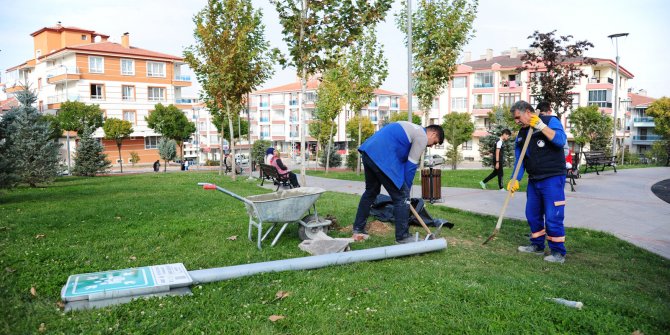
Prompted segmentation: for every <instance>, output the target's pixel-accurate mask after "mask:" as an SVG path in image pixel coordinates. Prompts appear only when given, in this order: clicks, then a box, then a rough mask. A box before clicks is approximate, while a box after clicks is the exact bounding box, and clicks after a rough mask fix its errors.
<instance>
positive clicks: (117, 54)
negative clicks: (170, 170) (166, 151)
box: [3, 22, 197, 165]
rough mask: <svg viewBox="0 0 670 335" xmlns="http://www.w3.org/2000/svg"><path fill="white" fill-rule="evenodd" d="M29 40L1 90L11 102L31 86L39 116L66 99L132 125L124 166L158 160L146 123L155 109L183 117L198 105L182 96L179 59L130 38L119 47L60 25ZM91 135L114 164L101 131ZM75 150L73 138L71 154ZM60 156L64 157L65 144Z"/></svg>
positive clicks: (113, 151)
mask: <svg viewBox="0 0 670 335" xmlns="http://www.w3.org/2000/svg"><path fill="white" fill-rule="evenodd" d="M30 36H32V38H33V45H34V50H33V57H31V59H29V60H27V61H25V62H24V63H22V64H19V65H17V66H14V67H11V68H9V69H7V70H6V75H5V76H4V77H3V79H4V82H3V85H4V91H5V92H6V93H7V94H8V96H10V97H11V96H12V95H13V94H14V93H16V92H17V91H20V90H22V89H23V88H24V87H23V86H24V85H29V87H30V88H31V89H33V90H34V91H35V92H36V93H37V108H38V109H39V110H40V111H41V112H43V113H57V111H58V110H59V108H60V106H61V104H62V103H63V102H65V101H68V100H69V101H81V102H83V103H86V104H97V105H100V108H101V109H102V110H103V111H104V115H105V117H108V118H109V117H113V118H119V119H123V120H127V121H130V122H131V123H132V124H133V130H134V131H133V133H132V134H131V138H130V139H128V140H125V141H124V142H123V146H122V153H121V155H122V157H123V158H122V159H123V161H124V163H128V162H129V160H130V152H131V151H134V152H137V153H138V154H139V155H140V163H150V162H153V161H154V160H156V159H158V157H159V156H158V150H157V144H158V139H159V136H160V134H157V133H155V132H154V131H153V130H151V129H149V128H148V127H147V123H146V121H145V120H144V118H145V116H148V115H149V111H151V110H153V109H154V105H155V104H157V103H162V104H164V105H168V104H175V105H176V106H177V107H179V108H180V109H182V110H184V111H185V112H189V111H192V110H193V109H194V106H196V105H197V100H194V99H187V98H183V97H182V89H183V88H185V87H189V86H191V81H190V77H189V76H186V75H183V74H182V71H183V69H185V68H184V66H185V63H184V61H183V58H182V57H178V56H172V55H168V54H164V53H160V52H156V51H151V50H146V49H142V48H138V47H135V46H131V44H130V34H129V33H125V34H123V36H121V37H120V42H121V43H115V42H112V41H109V35H105V34H102V33H98V32H95V31H93V30H88V29H82V28H77V27H66V26H63V25H61V24H60V22H59V23H58V24H57V25H56V26H52V27H44V28H41V29H39V30H37V31H35V32H33V33H32V34H30ZM94 136H95V137H96V138H99V139H100V140H101V142H102V144H103V145H104V147H105V152H106V153H107V154H108V155H109V158H110V159H111V161H112V162H113V163H115V165H116V164H117V163H118V162H117V159H118V156H119V155H118V151H117V148H116V144H115V143H114V142H113V141H109V140H104V139H103V137H104V132H103V130H102V129H98V130H97V131H96V132H95V134H94ZM75 147H76V145H75V140H74V139H72V140H71V143H70V148H71V152H74V150H75ZM61 151H62V155H63V157H66V155H67V150H66V146H65V145H64V146H63V148H62V149H61ZM65 160H66V159H64V161H65Z"/></svg>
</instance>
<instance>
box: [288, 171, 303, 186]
mask: <svg viewBox="0 0 670 335" xmlns="http://www.w3.org/2000/svg"><path fill="white" fill-rule="evenodd" d="M288 181H289V182H290V183H291V187H293V188H296V187H300V184H299V183H298V176H296V175H295V173H293V172H289V173H288Z"/></svg>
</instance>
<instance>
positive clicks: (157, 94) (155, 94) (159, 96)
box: [149, 87, 165, 101]
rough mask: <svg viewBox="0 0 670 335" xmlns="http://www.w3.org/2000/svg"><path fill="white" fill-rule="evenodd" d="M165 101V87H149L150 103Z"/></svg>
mask: <svg viewBox="0 0 670 335" xmlns="http://www.w3.org/2000/svg"><path fill="white" fill-rule="evenodd" d="M162 100H165V88H163V87H149V101H162Z"/></svg>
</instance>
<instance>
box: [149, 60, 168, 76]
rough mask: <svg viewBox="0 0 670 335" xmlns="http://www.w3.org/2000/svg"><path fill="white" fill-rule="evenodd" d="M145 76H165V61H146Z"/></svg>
mask: <svg viewBox="0 0 670 335" xmlns="http://www.w3.org/2000/svg"><path fill="white" fill-rule="evenodd" d="M147 77H165V63H159V62H147Z"/></svg>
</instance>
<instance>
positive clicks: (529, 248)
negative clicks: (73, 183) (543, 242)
mask: <svg viewBox="0 0 670 335" xmlns="http://www.w3.org/2000/svg"><path fill="white" fill-rule="evenodd" d="M516 250H518V251H519V252H523V253H527V254H536V255H544V250H543V249H540V247H538V246H537V245H535V244H531V245H522V246H520V247H518V248H517V249H516Z"/></svg>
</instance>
